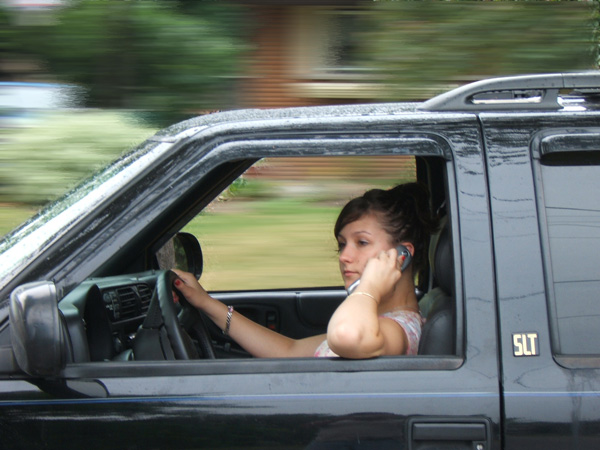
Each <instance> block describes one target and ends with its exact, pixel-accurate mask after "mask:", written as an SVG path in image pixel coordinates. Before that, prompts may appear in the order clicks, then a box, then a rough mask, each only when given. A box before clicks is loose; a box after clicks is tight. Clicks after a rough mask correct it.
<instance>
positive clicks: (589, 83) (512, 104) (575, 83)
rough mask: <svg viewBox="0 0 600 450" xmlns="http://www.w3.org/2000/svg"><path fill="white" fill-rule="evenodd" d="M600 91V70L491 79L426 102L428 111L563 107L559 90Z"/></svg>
mask: <svg viewBox="0 0 600 450" xmlns="http://www.w3.org/2000/svg"><path fill="white" fill-rule="evenodd" d="M560 89H572V90H579V91H586V90H592V91H594V93H595V94H598V93H599V92H600V91H599V89H600V71H586V72H577V73H554V74H537V75H520V76H514V77H503V78H490V79H488V80H481V81H477V82H475V83H470V84H467V85H465V86H461V87H459V88H456V89H453V90H451V91H449V92H446V93H444V94H441V95H438V96H437V97H434V98H432V99H430V100H428V101H426V102H424V103H423V104H422V105H421V106H420V107H419V109H421V110H425V111H491V110H519V109H520V110H532V109H534V110H546V111H556V110H559V109H562V108H563V105H561V104H560V102H559V90H560Z"/></svg>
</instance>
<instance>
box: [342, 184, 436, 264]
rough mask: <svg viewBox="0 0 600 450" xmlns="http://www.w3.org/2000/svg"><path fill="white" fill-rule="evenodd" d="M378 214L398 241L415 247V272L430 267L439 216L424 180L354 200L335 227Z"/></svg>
mask: <svg viewBox="0 0 600 450" xmlns="http://www.w3.org/2000/svg"><path fill="white" fill-rule="evenodd" d="M370 213H374V214H375V215H376V216H377V217H378V218H379V221H380V224H381V226H382V227H383V229H384V230H385V231H386V232H387V233H388V234H389V235H390V236H391V237H392V240H393V242H394V244H400V243H401V242H410V243H411V244H412V245H413V246H414V247H415V254H414V255H413V259H412V261H413V262H412V264H413V273H414V274H417V273H418V272H419V271H421V270H422V269H424V268H425V267H426V262H427V255H428V252H429V238H430V236H431V234H432V233H434V232H435V231H436V230H437V227H438V218H437V217H434V216H433V214H432V213H431V208H430V205H429V191H428V189H427V187H426V186H425V185H424V184H422V183H418V182H417V183H406V184H399V185H398V186H396V187H394V188H392V189H388V190H383V189H371V190H370V191H367V192H365V194H364V195H362V196H361V197H357V198H355V199H352V200H350V201H349V202H348V203H347V204H346V206H344V208H343V209H342V211H341V212H340V215H339V216H338V218H337V221H336V223H335V227H334V229H333V232H334V235H335V237H336V238H337V237H338V236H339V234H340V232H341V231H342V229H343V228H344V227H345V226H346V225H348V224H349V223H352V222H354V221H356V220H358V219H360V218H361V217H363V216H364V215H366V214H370Z"/></svg>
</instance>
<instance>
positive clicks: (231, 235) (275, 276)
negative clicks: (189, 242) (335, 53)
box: [183, 156, 416, 291]
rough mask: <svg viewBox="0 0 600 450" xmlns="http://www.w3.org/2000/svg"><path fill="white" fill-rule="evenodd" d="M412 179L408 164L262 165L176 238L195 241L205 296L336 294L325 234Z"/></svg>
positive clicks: (396, 160) (333, 160)
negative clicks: (373, 192)
mask: <svg viewBox="0 0 600 450" xmlns="http://www.w3.org/2000/svg"><path fill="white" fill-rule="evenodd" d="M415 179H416V172H415V160H414V157H412V156H392V157H369V158H366V157H318V158H308V157H305V158H271V159H264V160H262V161H260V162H258V163H257V164H255V165H254V166H253V167H251V168H250V169H249V170H248V171H246V173H245V174H244V175H242V176H241V177H240V178H238V179H237V180H236V181H235V182H234V183H233V184H232V185H231V186H230V187H229V188H228V189H227V190H226V191H225V192H224V193H223V194H222V195H221V196H220V197H219V198H217V199H216V200H215V201H213V202H212V203H211V204H210V205H209V206H208V207H207V208H205V210H204V211H203V212H202V213H201V214H200V215H199V216H197V217H196V218H195V219H194V220H192V221H191V222H190V223H189V224H188V225H187V226H186V227H185V229H184V230H183V231H186V232H189V233H192V234H194V235H195V236H196V237H197V238H198V240H199V241H200V245H201V246H202V252H203V255H204V273H203V275H202V284H203V286H205V287H206V288H207V289H208V290H213V291H214V290H240V289H276V288H297V287H323V286H341V285H342V281H341V277H340V274H339V270H338V262H337V242H336V240H335V238H334V236H333V226H334V224H335V220H336V218H337V215H338V213H339V212H340V210H341V208H342V207H343V205H344V204H345V203H346V202H347V201H348V200H350V199H351V198H353V197H355V196H357V195H361V194H362V193H363V192H364V191H366V190H368V189H371V188H384V189H386V188H389V187H391V186H394V185H396V184H398V183H403V182H408V181H414V180H415Z"/></svg>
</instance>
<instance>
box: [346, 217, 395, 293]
mask: <svg viewBox="0 0 600 450" xmlns="http://www.w3.org/2000/svg"><path fill="white" fill-rule="evenodd" d="M337 240H338V249H339V255H340V256H339V261H340V272H341V273H342V278H343V279H344V286H345V287H346V288H348V286H350V285H351V284H352V283H353V282H355V281H356V280H358V279H359V278H360V277H361V275H362V273H363V270H364V269H365V266H366V265H367V261H368V260H369V258H373V257H374V256H376V255H378V254H379V252H381V251H383V250H389V249H390V248H392V247H393V246H394V245H393V243H392V237H391V236H390V235H389V234H388V233H387V232H386V231H385V230H384V229H383V227H382V226H381V225H380V223H379V220H378V219H377V216H376V215H374V214H365V215H364V216H362V217H361V218H360V219H358V220H355V221H354V222H350V223H349V224H348V225H346V226H345V227H344V228H342V231H340V234H339V235H338V237H337Z"/></svg>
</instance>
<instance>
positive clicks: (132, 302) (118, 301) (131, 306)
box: [102, 284, 152, 322]
mask: <svg viewBox="0 0 600 450" xmlns="http://www.w3.org/2000/svg"><path fill="white" fill-rule="evenodd" d="M151 297H152V290H151V289H150V288H149V287H148V285H146V284H137V285H135V286H121V287H118V288H115V289H107V290H105V291H103V293H102V299H103V300H104V304H105V305H106V309H107V310H108V313H109V315H110V318H111V320H112V321H113V322H118V321H122V320H127V319H133V318H135V317H139V316H141V315H143V314H145V313H146V312H147V311H148V307H149V305H150V299H151Z"/></svg>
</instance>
